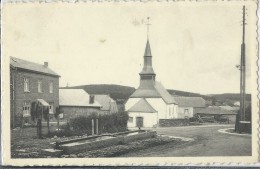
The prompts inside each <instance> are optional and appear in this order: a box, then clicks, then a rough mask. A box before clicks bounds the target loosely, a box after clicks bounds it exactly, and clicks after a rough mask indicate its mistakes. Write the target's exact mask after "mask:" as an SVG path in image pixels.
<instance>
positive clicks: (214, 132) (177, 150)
mask: <svg viewBox="0 0 260 169" xmlns="http://www.w3.org/2000/svg"><path fill="white" fill-rule="evenodd" d="M232 127H234V126H233V125H221V126H220V125H215V126H196V127H194V126H193V127H170V128H158V129H156V130H157V133H158V134H164V135H169V136H178V137H188V138H193V139H194V141H193V142H187V143H184V144H182V145H179V146H174V147H169V146H167V145H163V146H157V147H151V148H149V149H145V150H140V151H136V152H132V153H128V154H124V155H123V156H124V157H138V156H142V157H159V156H160V157H162V156H163V157H169V156H171V157H172V156H181V157H182V156H186V157H187V156H190V157H192V156H249V155H251V136H239V135H230V134H225V133H220V132H218V130H219V129H224V128H232Z"/></svg>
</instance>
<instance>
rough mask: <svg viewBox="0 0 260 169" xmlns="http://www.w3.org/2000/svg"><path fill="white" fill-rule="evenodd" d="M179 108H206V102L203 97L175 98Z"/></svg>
mask: <svg viewBox="0 0 260 169" xmlns="http://www.w3.org/2000/svg"><path fill="white" fill-rule="evenodd" d="M173 98H174V100H175V101H176V102H177V103H178V105H179V107H205V106H206V101H205V100H204V99H203V98H201V97H181V96H173Z"/></svg>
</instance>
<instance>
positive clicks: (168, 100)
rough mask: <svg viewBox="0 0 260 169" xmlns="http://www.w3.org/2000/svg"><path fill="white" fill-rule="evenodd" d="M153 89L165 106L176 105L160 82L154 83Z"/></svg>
mask: <svg viewBox="0 0 260 169" xmlns="http://www.w3.org/2000/svg"><path fill="white" fill-rule="evenodd" d="M154 87H155V89H156V90H157V91H158V92H159V93H160V95H161V97H162V99H163V100H164V101H165V102H166V103H167V104H177V103H176V101H175V100H174V98H173V97H172V96H171V95H170V93H169V92H168V91H167V90H166V89H165V88H164V87H163V85H162V84H161V83H160V82H157V81H156V82H155V86H154Z"/></svg>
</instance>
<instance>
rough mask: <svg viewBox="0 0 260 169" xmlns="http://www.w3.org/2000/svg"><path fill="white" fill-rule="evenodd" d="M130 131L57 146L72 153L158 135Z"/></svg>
mask: <svg viewBox="0 0 260 169" xmlns="http://www.w3.org/2000/svg"><path fill="white" fill-rule="evenodd" d="M130 133H131V132H129V135H118V136H117V135H114V136H109V137H111V138H107V139H104V140H97V141H93V142H92V141H90V142H87V140H88V139H86V142H84V140H83V139H80V140H79V141H80V142H76V140H75V142H70V141H68V143H66V142H64V143H65V144H64V143H62V144H60V145H58V146H57V147H56V148H58V149H61V150H63V152H64V153H66V154H70V153H75V152H81V151H87V150H94V149H98V148H102V147H109V146H112V145H117V144H122V143H128V142H132V141H137V140H142V139H148V138H153V137H156V131H143V132H140V133H137V134H133V135H131V134H130ZM98 137H99V136H97V138H98ZM101 137H102V136H101ZM92 138H93V137H92Z"/></svg>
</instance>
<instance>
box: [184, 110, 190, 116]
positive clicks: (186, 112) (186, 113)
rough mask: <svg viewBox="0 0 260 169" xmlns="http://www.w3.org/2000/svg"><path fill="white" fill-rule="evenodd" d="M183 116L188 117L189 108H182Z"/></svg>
mask: <svg viewBox="0 0 260 169" xmlns="http://www.w3.org/2000/svg"><path fill="white" fill-rule="evenodd" d="M184 117H189V109H184Z"/></svg>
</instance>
